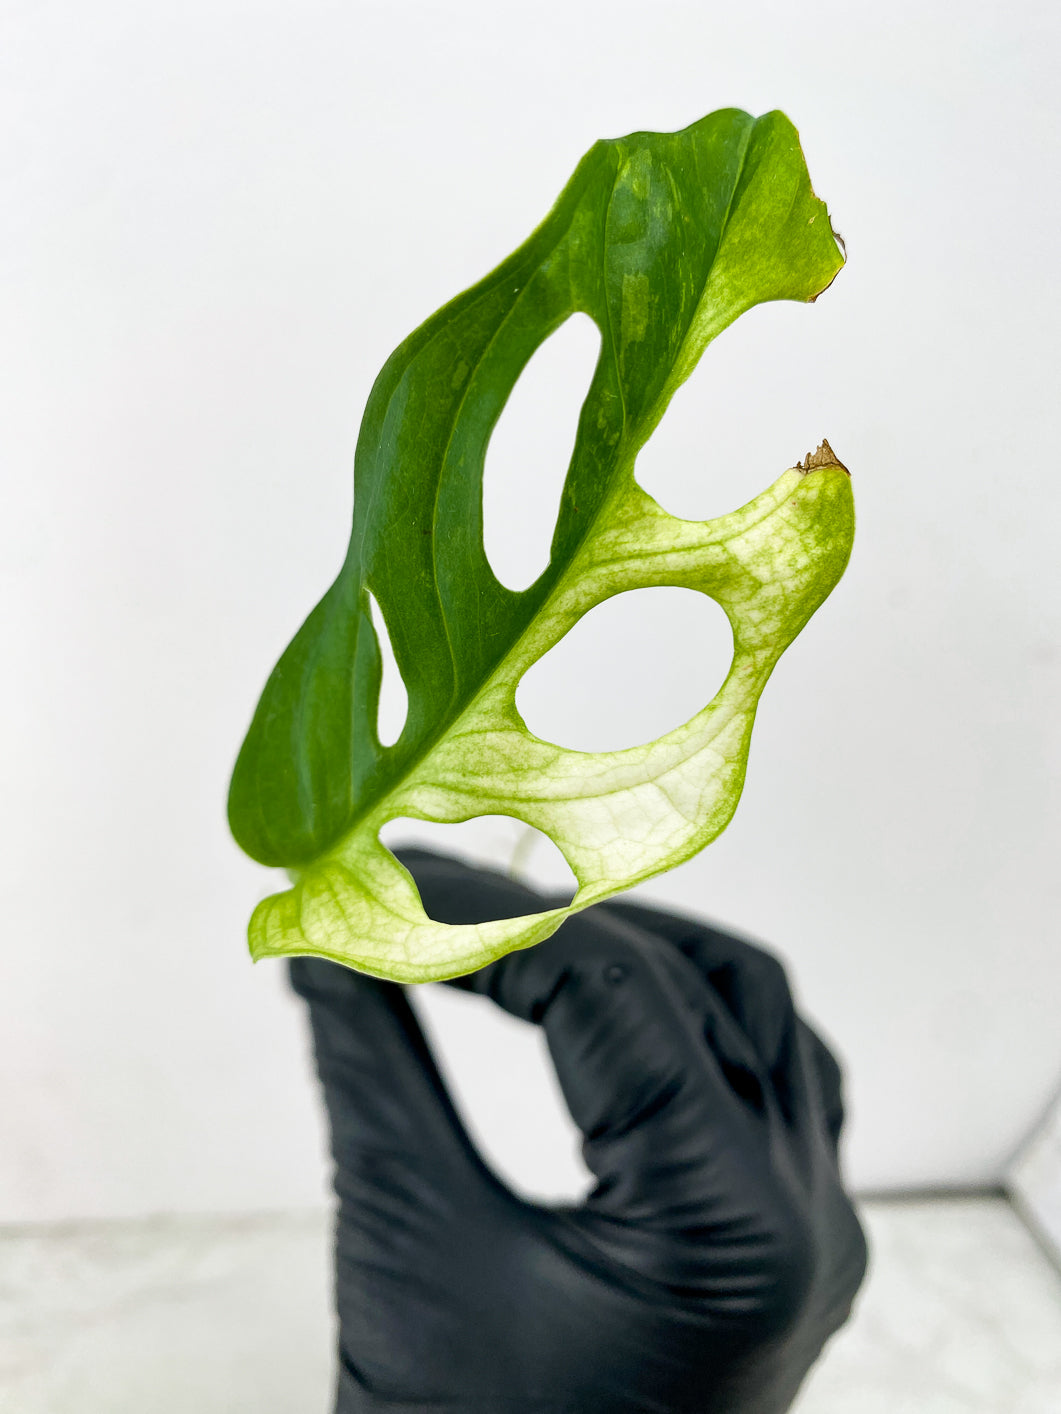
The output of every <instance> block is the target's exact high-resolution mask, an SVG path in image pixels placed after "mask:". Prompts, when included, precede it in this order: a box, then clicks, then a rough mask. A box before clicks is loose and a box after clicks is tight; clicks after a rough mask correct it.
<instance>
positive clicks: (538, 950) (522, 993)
mask: <svg viewBox="0 0 1061 1414" xmlns="http://www.w3.org/2000/svg"><path fill="white" fill-rule="evenodd" d="M664 949H665V945H661V943H660V941H659V940H658V939H655V938H653V937H651V935H648V934H644V933H642V932H640V931H639V930H637V929H635V928H633V927H632V926H630V925H628V924H626V923H624V922H622V921H620V920H616V919H614V918H609V917H607V915H604V914H603V913H599V912H597V911H596V910H588V911H587V912H586V913H585V914H583V915H580V916H578V917H576V918H573V919H571V920H570V921H569V922H567V923H565V924H564V925H563V927H562V928H561V929H560V930H559V931H558V932H557V933H555V934H554V935H553V937H551V938H549V939H547V940H546V941H545V942H543V943H539V944H538V945H537V946H536V947H534V948H531V949H528V950H527V951H526V952H517V953H512V954H510V955H509V956H508V957H505V958H502V959H500V960H499V961H498V962H495V963H492V964H491V965H490V966H489V967H486V968H483V969H482V970H481V971H480V972H477V973H474V974H473V975H472V977H471V978H468V979H466V984H467V985H468V986H469V987H470V988H471V990H474V991H477V992H480V993H482V994H484V995H487V996H490V997H491V998H493V1000H494V1001H495V1002H497V1004H498V1005H499V1006H501V1007H503V1008H504V1009H505V1010H506V1011H509V1012H511V1013H512V1014H513V1015H515V1016H519V1017H521V1018H523V1019H524V1020H528V1021H533V1022H537V1023H538V1024H540V1025H541V1026H542V1027H543V1029H544V1031H545V1036H546V1040H547V1042H548V1045H549V1050H550V1054H551V1056H552V1060H553V1064H554V1066H555V1068H556V1073H557V1079H558V1080H559V1082H560V1086H561V1089H562V1091H563V1094H564V1098H565V1100H566V1101H567V1105H568V1108H569V1110H570V1111H571V1115H572V1118H573V1119H574V1121H575V1123H576V1124H577V1125H578V1126H579V1128H580V1129H581V1130H582V1133H583V1136H584V1140H583V1153H584V1156H585V1159H586V1163H587V1165H588V1167H589V1168H590V1170H591V1171H592V1172H593V1174H594V1175H595V1177H596V1179H597V1187H596V1189H595V1191H594V1193H593V1194H592V1196H591V1198H590V1200H589V1207H590V1209H591V1210H593V1211H595V1212H597V1213H600V1214H605V1215H607V1216H609V1217H619V1218H622V1219H624V1220H625V1221H627V1222H637V1223H642V1224H648V1225H658V1224H660V1223H661V1222H665V1223H668V1224H669V1225H671V1226H674V1225H677V1226H684V1225H687V1224H688V1223H689V1222H690V1221H691V1217H690V1215H691V1214H693V1213H695V1215H696V1216H695V1224H697V1225H702V1224H704V1223H708V1222H710V1221H712V1220H713V1219H714V1218H717V1217H718V1216H719V1214H720V1212H721V1207H720V1204H723V1203H725V1202H728V1200H729V1199H730V1197H731V1196H732V1195H733V1194H734V1193H736V1194H738V1195H740V1202H742V1203H743V1202H744V1200H745V1199H747V1197H748V1195H749V1191H750V1188H751V1187H754V1184H750V1183H749V1174H750V1173H751V1172H752V1171H754V1170H755V1169H756V1166H757V1164H759V1165H760V1167H761V1166H762V1165H764V1164H765V1156H766V1153H767V1148H768V1128H767V1120H766V1117H765V1113H764V1086H765V1076H764V1075H763V1074H762V1072H761V1070H760V1068H759V1067H758V1063H757V1060H756V1058H755V1056H754V1054H753V1052H752V1051H751V1048H750V1046H749V1045H748V1043H747V1041H746V1039H745V1038H744V1037H742V1036H741V1035H740V1033H739V1031H738V1029H737V1028H736V1027H735V1025H734V1024H733V1020H732V1018H731V1017H729V1016H728V1015H727V1013H726V1011H725V1008H724V1007H723V1006H722V1005H721V1004H720V1003H719V1002H718V999H717V998H716V997H714V996H713V994H712V993H711V990H710V988H709V987H707V986H706V985H705V984H704V982H703V979H702V978H701V977H700V976H699V975H698V974H697V973H696V971H695V969H693V968H692V967H691V966H690V965H689V964H688V963H687V962H685V960H684V959H681V958H677V957H675V956H673V955H671V956H668V955H667V954H666V952H665V951H664ZM705 1035H706V1036H708V1037H709V1039H710V1045H706V1046H705V1044H704V1038H705ZM734 1169H735V1170H737V1171H739V1172H738V1173H736V1174H735V1173H733V1172H731V1170H734ZM732 1216H733V1215H732V1212H729V1211H727V1214H726V1219H727V1221H729V1220H732Z"/></svg>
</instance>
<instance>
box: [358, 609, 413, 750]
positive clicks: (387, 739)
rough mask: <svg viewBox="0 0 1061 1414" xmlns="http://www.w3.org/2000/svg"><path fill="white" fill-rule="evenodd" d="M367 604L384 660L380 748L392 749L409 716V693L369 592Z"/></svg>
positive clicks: (378, 721)
mask: <svg viewBox="0 0 1061 1414" xmlns="http://www.w3.org/2000/svg"><path fill="white" fill-rule="evenodd" d="M368 603H369V609H370V611H371V613H372V627H373V628H374V629H375V630H376V638H377V640H378V641H379V652H380V657H381V658H382V659H383V678H382V680H381V682H380V685H379V708H378V710H377V712H376V735H377V736H378V737H379V740H380V745H381V746H393V745H394V743H395V742H396V741H397V740H398V738H399V737H400V736H401V734H402V728H403V727H404V726H405V719H406V717H407V716H408V715H409V694H408V693H407V692H406V690H405V683H404V682H403V681H402V675H401V673H400V672H399V671H398V664H397V662H396V661H395V657H394V649H393V648H392V647H391V640H390V634H389V633H388V632H387V621H386V619H385V618H384V617H383V610H382V609H381V608H380V606H379V604H378V603H377V601H376V596H375V595H374V594H372V593H369V596H368Z"/></svg>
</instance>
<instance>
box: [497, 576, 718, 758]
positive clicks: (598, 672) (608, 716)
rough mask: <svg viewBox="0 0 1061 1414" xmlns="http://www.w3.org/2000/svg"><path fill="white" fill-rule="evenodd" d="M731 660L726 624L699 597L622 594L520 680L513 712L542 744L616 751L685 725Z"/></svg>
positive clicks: (674, 592)
mask: <svg viewBox="0 0 1061 1414" xmlns="http://www.w3.org/2000/svg"><path fill="white" fill-rule="evenodd" d="M732 660H733V633H732V630H731V629H730V626H729V620H728V619H727V618H726V616H725V614H724V613H723V611H722V609H721V608H720V607H719V605H718V604H716V603H715V601H714V600H713V599H709V598H708V597H707V595H706V594H699V593H697V592H696V591H695V590H692V589H679V588H673V587H667V586H660V587H656V588H651V589H631V590H628V591H627V592H626V593H625V594H617V595H615V596H614V598H611V599H606V600H605V601H604V603H603V604H598V605H597V606H596V608H594V609H591V610H590V611H589V613H588V614H586V615H585V616H584V617H583V618H581V619H580V620H579V621H578V623H577V624H576V625H575V626H574V628H573V629H572V630H571V631H570V632H569V633H568V634H567V635H566V636H565V637H564V638H562V639H561V640H560V642H559V643H558V644H557V645H556V647H555V648H552V649H550V650H549V652H548V653H546V654H545V656H544V657H543V658H541V659H540V660H539V661H538V662H537V663H535V664H534V666H533V667H532V668H530V669H529V670H528V672H527V673H526V674H525V675H524V677H523V679H522V681H521V682H520V684H519V687H518V688H517V689H516V706H517V708H518V709H519V712H520V715H521V716H522V717H523V720H524V721H525V722H526V724H527V726H528V727H529V728H530V730H531V731H532V732H533V733H534V734H535V736H538V737H541V739H542V740H543V741H551V742H555V743H556V744H557V745H558V746H566V747H569V748H571V749H572V750H575V751H621V750H623V749H625V748H626V747H630V746H640V745H642V744H643V743H644V742H649V741H654V740H655V739H656V737H658V736H662V735H663V734H664V732H668V731H670V730H671V729H672V728H674V727H677V726H680V725H681V724H682V722H687V721H688V720H689V718H690V717H692V716H694V715H695V714H696V713H697V712H699V711H700V709H701V708H702V707H705V706H706V705H707V703H708V702H709V701H710V700H711V698H712V697H713V696H714V695H715V693H716V692H717V691H718V689H719V687H720V686H721V685H722V682H723V681H724V679H725V676H726V674H727V673H728V672H729V667H730V663H731V662H732Z"/></svg>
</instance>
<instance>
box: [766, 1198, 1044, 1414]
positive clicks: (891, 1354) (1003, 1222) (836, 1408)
mask: <svg viewBox="0 0 1061 1414" xmlns="http://www.w3.org/2000/svg"><path fill="white" fill-rule="evenodd" d="M863 1221H864V1223H865V1226H866V1229H867V1236H868V1237H869V1241H870V1249H871V1259H870V1260H871V1266H870V1276H869V1280H868V1282H867V1283H866V1285H865V1287H864V1288H863V1291H862V1294H861V1296H860V1298H859V1301H858V1305H857V1306H856V1309H855V1314H854V1317H853V1319H852V1320H851V1321H850V1322H849V1323H848V1325H847V1326H845V1327H844V1329H843V1330H842V1331H841V1332H840V1333H839V1335H837V1336H836V1337H835V1338H834V1340H833V1341H832V1343H831V1344H830V1346H829V1347H828V1348H827V1350H826V1352H825V1355H824V1357H823V1359H822V1360H821V1361H820V1362H819V1364H818V1366H817V1368H816V1369H815V1370H814V1371H813V1372H812V1373H811V1375H810V1377H809V1378H808V1380H807V1383H806V1385H805V1386H804V1389H803V1392H802V1394H801V1397H800V1399H799V1401H798V1402H797V1404H796V1406H795V1410H794V1414H1061V1273H1059V1272H1058V1271H1057V1269H1056V1268H1055V1267H1054V1266H1052V1265H1051V1263H1050V1262H1049V1261H1048V1260H1047V1259H1046V1257H1045V1256H1044V1254H1043V1252H1042V1251H1041V1250H1040V1248H1039V1247H1038V1245H1037V1244H1036V1242H1035V1240H1034V1239H1033V1238H1032V1237H1031V1235H1030V1234H1029V1232H1028V1230H1027V1228H1026V1227H1025V1226H1024V1224H1023V1223H1022V1222H1021V1221H1020V1220H1019V1218H1018V1217H1017V1216H1016V1214H1015V1213H1014V1211H1013V1209H1012V1208H1011V1207H1010V1205H1009V1204H1008V1203H1007V1202H1006V1201H1005V1200H1004V1199H1002V1198H962V1199H946V1200H939V1199H935V1200H916V1201H915V1200H893V1201H890V1202H877V1203H869V1204H866V1205H864V1207H863Z"/></svg>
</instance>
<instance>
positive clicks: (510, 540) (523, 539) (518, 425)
mask: <svg viewBox="0 0 1061 1414" xmlns="http://www.w3.org/2000/svg"><path fill="white" fill-rule="evenodd" d="M600 347H601V340H600V331H599V329H598V328H597V326H596V325H595V324H594V322H593V320H592V319H590V318H589V316H588V315H585V314H572V315H571V316H570V317H569V318H568V319H566V320H565V321H564V323H563V324H561V326H560V328H559V329H557V330H556V331H555V332H554V333H552V334H550V335H549V337H548V338H547V339H546V340H545V342H544V343H542V344H539V345H538V347H537V349H535V351H534V353H533V354H531V356H530V358H529V360H528V361H527V363H526V364H525V365H524V368H523V371H522V372H521V373H520V375H519V377H518V378H517V380H516V385H515V387H514V388H513V389H512V392H511V393H510V394H509V395H508V399H507V400H506V402H505V406H504V407H503V408H502V410H501V416H500V417H499V418H498V420H497V422H496V424H495V425H494V429H493V431H492V432H491V434H490V441H489V443H488V445H487V449H486V465H485V467H484V470H483V546H484V548H485V550H486V558H487V559H488V560H489V562H490V568H491V569H492V570H493V572H494V574H495V575H496V576H497V578H498V579H499V580H500V581H501V583H502V584H503V585H505V587H506V588H507V589H513V590H517V591H518V590H522V589H526V588H527V587H528V586H529V585H531V584H533V583H534V581H535V580H536V579H537V578H538V577H539V575H541V574H542V572H543V571H544V570H545V568H546V566H547V565H548V563H549V551H550V548H551V546H552V540H553V531H554V529H555V528H556V517H557V513H558V511H559V509H560V493H561V491H562V490H563V486H564V479H565V477H566V476H567V468H568V465H569V463H570V461H571V453H572V449H573V448H574V445H575V434H576V432H577V431H578V419H579V414H580V413H581V411H582V406H583V403H584V402H585V397H586V390H587V389H588V387H589V385H590V380H591V379H592V377H593V371H594V369H595V368H596V365H597V360H598V359H599V357H600Z"/></svg>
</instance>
